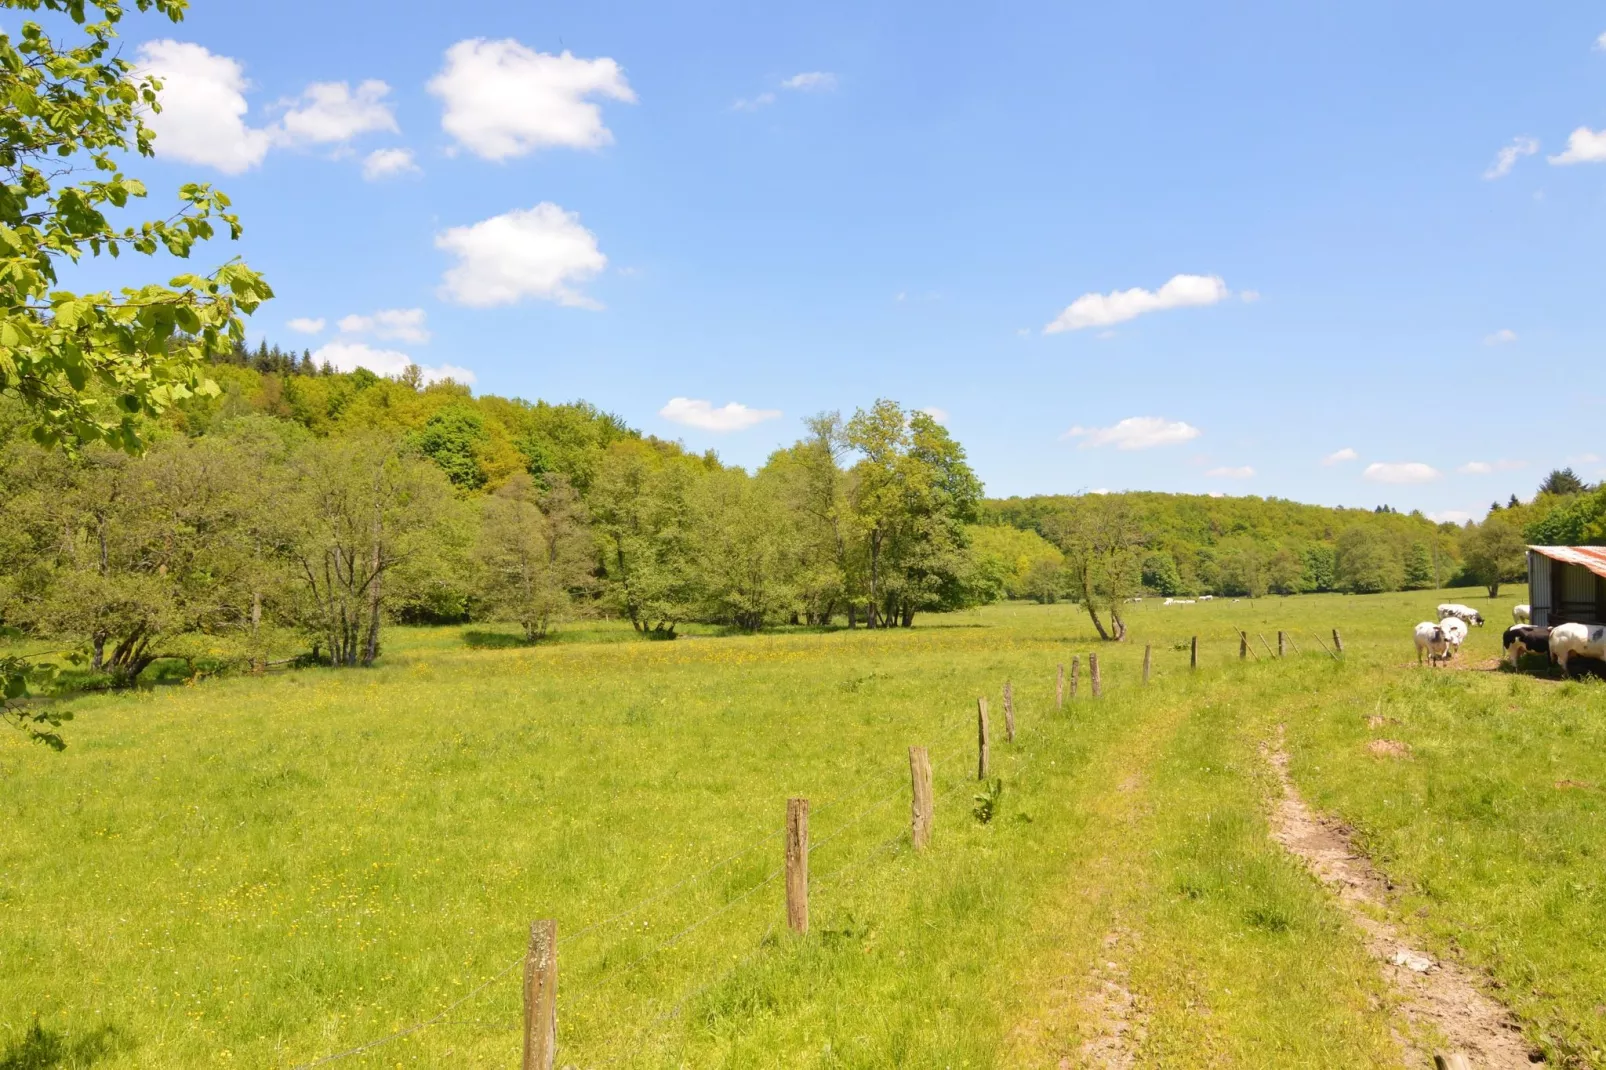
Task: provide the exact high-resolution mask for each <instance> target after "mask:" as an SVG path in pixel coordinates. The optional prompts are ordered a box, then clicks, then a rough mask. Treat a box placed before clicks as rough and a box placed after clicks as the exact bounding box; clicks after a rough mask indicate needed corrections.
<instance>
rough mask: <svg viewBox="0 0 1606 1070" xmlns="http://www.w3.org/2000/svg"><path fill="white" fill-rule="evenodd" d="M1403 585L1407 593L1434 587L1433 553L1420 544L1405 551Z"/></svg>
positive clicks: (1415, 543)
mask: <svg viewBox="0 0 1606 1070" xmlns="http://www.w3.org/2000/svg"><path fill="white" fill-rule="evenodd" d="M1404 564H1405V569H1404V580H1403V585H1404V587H1405V589H1406V590H1407V591H1422V590H1426V589H1428V588H1430V587H1432V586H1434V579H1433V553H1432V551H1430V550H1429V549H1428V548H1427V547H1426V546H1424V545H1423V544H1422V543H1419V542H1413V543H1412V544H1411V545H1410V546H1408V547H1406V549H1405V563H1404Z"/></svg>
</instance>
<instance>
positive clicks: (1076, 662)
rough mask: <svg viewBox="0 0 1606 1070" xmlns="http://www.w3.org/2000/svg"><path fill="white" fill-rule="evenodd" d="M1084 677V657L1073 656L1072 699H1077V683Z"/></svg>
mask: <svg viewBox="0 0 1606 1070" xmlns="http://www.w3.org/2000/svg"><path fill="white" fill-rule="evenodd" d="M1081 675H1082V655H1080V654H1072V655H1071V697H1072V698H1075V697H1076V681H1077V678H1078V677H1080V676H1081Z"/></svg>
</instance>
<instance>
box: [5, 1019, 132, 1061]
mask: <svg viewBox="0 0 1606 1070" xmlns="http://www.w3.org/2000/svg"><path fill="white" fill-rule="evenodd" d="M133 1049H134V1042H133V1041H132V1040H130V1039H129V1037H128V1035H127V1034H126V1033H124V1032H123V1031H122V1030H121V1029H118V1028H117V1027H116V1026H115V1025H103V1026H101V1027H100V1028H98V1029H91V1030H90V1031H89V1032H87V1033H83V1034H81V1035H79V1036H69V1035H68V1034H66V1033H63V1032H59V1031H57V1030H54V1029H46V1028H45V1027H44V1026H42V1025H40V1024H39V1023H38V1022H34V1023H33V1025H32V1026H31V1027H29V1029H28V1031H27V1032H26V1033H24V1034H23V1035H22V1036H20V1037H17V1038H16V1039H14V1040H12V1041H11V1042H10V1043H9V1044H7V1045H6V1047H5V1050H4V1051H0V1070H53V1068H55V1067H62V1068H66V1067H84V1066H93V1065H95V1064H96V1063H98V1062H100V1060H102V1059H105V1058H109V1057H111V1056H113V1055H121V1054H122V1053H124V1052H127V1051H132V1050H133Z"/></svg>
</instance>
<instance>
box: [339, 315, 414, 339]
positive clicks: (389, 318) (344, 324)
mask: <svg viewBox="0 0 1606 1070" xmlns="http://www.w3.org/2000/svg"><path fill="white" fill-rule="evenodd" d="M340 329H341V331H342V332H344V333H345V334H370V333H371V334H373V335H374V336H375V337H376V338H389V339H391V340H393V341H397V342H427V341H429V331H428V330H427V329H426V328H425V327H424V310H423V309H421V308H386V309H381V310H380V311H378V312H375V313H374V314H373V315H372V316H356V315H352V316H346V317H344V318H342V319H341V321H340Z"/></svg>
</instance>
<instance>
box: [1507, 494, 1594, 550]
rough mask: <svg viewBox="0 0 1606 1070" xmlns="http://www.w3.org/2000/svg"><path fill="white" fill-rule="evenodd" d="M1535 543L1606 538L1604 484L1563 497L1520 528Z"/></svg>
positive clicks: (1589, 541)
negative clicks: (1562, 499) (1589, 490)
mask: <svg viewBox="0 0 1606 1070" xmlns="http://www.w3.org/2000/svg"><path fill="white" fill-rule="evenodd" d="M1523 537H1524V538H1525V539H1526V540H1527V541H1528V542H1531V543H1534V544H1535V545H1538V546H1589V545H1599V544H1601V543H1603V542H1606V485H1603V486H1599V487H1596V488H1595V489H1594V490H1593V491H1591V492H1590V493H1589V494H1583V495H1578V496H1576V497H1574V498H1571V499H1569V500H1566V501H1564V502H1562V503H1560V504H1558V505H1556V506H1555V507H1554V508H1551V509H1550V510H1549V511H1547V512H1546V513H1544V515H1542V516H1540V517H1538V518H1537V519H1535V520H1534V521H1532V522H1531V523H1529V525H1528V526H1527V528H1526V529H1525V530H1524V531H1523Z"/></svg>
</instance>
